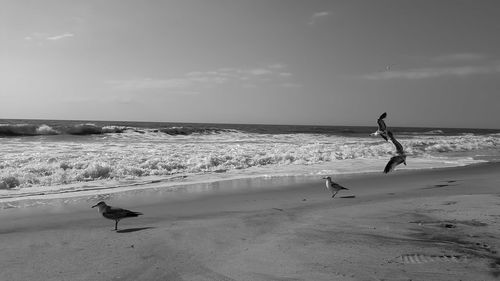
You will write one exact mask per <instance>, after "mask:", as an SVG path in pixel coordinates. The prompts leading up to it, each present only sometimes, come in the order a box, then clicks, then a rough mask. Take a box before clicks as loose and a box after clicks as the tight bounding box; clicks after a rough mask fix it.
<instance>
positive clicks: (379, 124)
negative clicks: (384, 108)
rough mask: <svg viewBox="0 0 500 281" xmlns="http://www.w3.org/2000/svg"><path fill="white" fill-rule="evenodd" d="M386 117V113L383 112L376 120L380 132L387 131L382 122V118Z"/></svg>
mask: <svg viewBox="0 0 500 281" xmlns="http://www.w3.org/2000/svg"><path fill="white" fill-rule="evenodd" d="M385 117H387V112H384V113H382V115H380V117H379V118H378V120H377V123H378V129H379V130H380V131H385V130H387V126H386V125H385V122H384V118H385Z"/></svg>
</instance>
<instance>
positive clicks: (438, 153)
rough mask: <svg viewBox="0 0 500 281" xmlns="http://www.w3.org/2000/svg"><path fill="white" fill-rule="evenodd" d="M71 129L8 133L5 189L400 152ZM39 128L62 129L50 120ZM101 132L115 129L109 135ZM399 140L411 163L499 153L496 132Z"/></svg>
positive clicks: (324, 140) (315, 139)
mask: <svg viewBox="0 0 500 281" xmlns="http://www.w3.org/2000/svg"><path fill="white" fill-rule="evenodd" d="M9 128H13V126H10V127H9ZM15 128H16V129H17V127H15ZM39 128H42V126H40V127H37V128H32V127H23V128H22V129H19V130H18V131H17V133H19V132H36V131H37V130H39ZM3 129H4V130H3V132H6V131H7V130H5V128H3ZM71 129H72V130H73V131H71V132H73V133H75V134H85V135H88V136H87V137H86V139H85V141H78V139H79V138H77V137H73V138H70V139H67V140H66V139H64V140H58V142H57V145H54V143H53V142H50V141H44V142H39V141H36V143H35V145H34V142H33V141H31V140H30V139H22V140H19V139H9V138H4V139H3V140H2V142H1V144H2V150H3V151H2V154H0V189H9V188H18V187H21V188H22V187H30V186H51V185H62V184H71V183H77V182H87V181H94V180H110V179H113V180H121V179H137V178H141V177H146V176H170V175H195V174H210V173H227V172H233V173H238V172H243V171H246V170H247V169H253V168H259V169H262V170H263V171H264V173H266V171H267V172H270V173H272V171H274V170H276V169H278V168H279V169H282V168H287V167H300V169H302V170H303V171H308V169H309V170H311V169H313V168H312V167H314V165H317V164H331V165H342V163H344V162H345V161H343V160H351V159H353V160H361V161H363V163H366V166H364V167H363V166H361V167H356V172H358V171H362V170H363V169H366V167H368V166H369V165H371V164H370V163H374V161H378V162H377V163H380V161H386V159H388V158H389V157H391V156H392V155H393V154H394V153H395V149H394V145H393V144H392V143H391V142H385V141H383V140H381V139H380V138H369V137H345V136H332V135H325V134H257V133H243V132H240V131H236V130H223V129H210V128H194V129H193V128H190V127H176V128H168V130H161V129H159V130H157V131H150V130H139V129H136V128H131V127H119V126H116V127H113V126H108V127H99V126H94V125H92V124H82V125H79V126H73V127H71ZM39 131H44V132H46V134H51V133H53V132H55V130H54V129H51V128H50V127H48V126H47V127H43V129H42V130H39ZM141 132H142V133H141ZM138 133H139V134H138ZM94 134H108V135H107V136H106V137H104V138H103V137H99V136H98V137H95V136H94ZM171 135H178V136H183V137H182V138H172V137H171ZM398 140H399V141H400V142H401V143H402V145H403V147H404V148H405V151H406V152H407V154H408V157H409V159H408V160H407V161H408V162H409V163H411V161H412V159H414V160H417V159H424V160H425V159H436V158H439V159H445V160H446V159H470V157H471V156H474V155H478V154H494V155H500V149H499V148H500V138H499V137H498V136H495V135H482V136H477V135H460V136H441V135H440V136H433V135H424V136H400V137H398ZM353 169H354V168H353ZM353 172H355V171H353Z"/></svg>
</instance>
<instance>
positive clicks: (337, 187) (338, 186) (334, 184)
mask: <svg viewBox="0 0 500 281" xmlns="http://www.w3.org/2000/svg"><path fill="white" fill-rule="evenodd" d="M332 185H333V188H335V189H337V190H341V189H345V190H349V188H347V187H343V186H341V185H340V184H338V183H335V182H334V183H332Z"/></svg>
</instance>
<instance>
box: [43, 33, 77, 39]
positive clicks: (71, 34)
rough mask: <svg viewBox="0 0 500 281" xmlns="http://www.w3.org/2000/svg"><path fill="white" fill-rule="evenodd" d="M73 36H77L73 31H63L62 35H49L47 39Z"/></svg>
mask: <svg viewBox="0 0 500 281" xmlns="http://www.w3.org/2000/svg"><path fill="white" fill-rule="evenodd" d="M73 36H75V35H74V34H73V33H63V34H60V35H55V36H50V37H47V38H46V39H47V40H61V39H63V38H66V37H73Z"/></svg>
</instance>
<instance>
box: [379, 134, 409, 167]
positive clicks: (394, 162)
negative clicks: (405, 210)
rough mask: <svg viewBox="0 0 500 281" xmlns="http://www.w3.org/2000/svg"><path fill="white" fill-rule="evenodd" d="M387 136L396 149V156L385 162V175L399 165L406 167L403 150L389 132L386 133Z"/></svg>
mask: <svg viewBox="0 0 500 281" xmlns="http://www.w3.org/2000/svg"><path fill="white" fill-rule="evenodd" d="M387 135H388V136H389V138H390V139H391V141H392V143H393V144H394V146H395V147H396V153H397V155H395V156H392V157H391V159H389V162H387V164H386V165H385V168H384V173H386V174H387V173H389V172H390V171H393V170H394V168H396V166H397V165H399V164H401V163H403V164H405V166H406V153H405V151H404V149H403V146H402V145H401V143H399V142H398V141H397V140H396V138H395V137H394V135H393V134H392V132H391V131H388V132H387Z"/></svg>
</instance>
